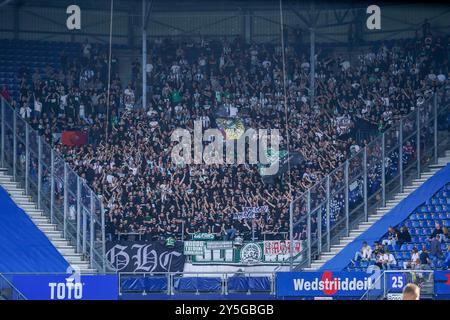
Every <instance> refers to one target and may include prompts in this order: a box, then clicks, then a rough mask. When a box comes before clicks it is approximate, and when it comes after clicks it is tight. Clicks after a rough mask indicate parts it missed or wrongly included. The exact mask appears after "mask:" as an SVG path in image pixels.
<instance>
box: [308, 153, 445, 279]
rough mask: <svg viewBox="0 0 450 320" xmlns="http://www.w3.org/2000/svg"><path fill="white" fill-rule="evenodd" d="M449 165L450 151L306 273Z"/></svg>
mask: <svg viewBox="0 0 450 320" xmlns="http://www.w3.org/2000/svg"><path fill="white" fill-rule="evenodd" d="M447 163H450V150H447V151H446V152H445V155H444V156H443V157H440V158H438V162H437V164H433V165H429V166H428V171H425V172H423V173H422V174H421V175H420V179H415V180H413V181H412V184H411V185H410V186H407V187H405V188H404V189H403V192H402V193H398V194H397V195H395V196H394V198H393V199H392V200H389V201H387V202H386V206H385V207H383V208H378V209H377V210H376V211H375V213H374V214H372V215H369V217H368V221H367V222H361V223H360V224H359V225H358V228H357V229H354V230H351V231H350V234H349V236H348V237H343V238H341V239H340V241H339V243H338V244H335V245H332V246H331V248H330V251H329V252H325V253H322V254H321V255H320V256H319V259H316V260H314V261H313V262H312V263H311V267H309V268H304V270H306V271H312V270H317V269H319V268H321V267H322V266H323V265H324V264H325V263H326V262H327V261H328V260H330V259H332V258H333V257H334V256H335V255H337V254H338V253H339V252H340V251H341V250H342V249H344V248H345V247H346V246H347V245H348V244H349V243H351V242H353V240H355V239H356V238H357V237H359V236H360V235H361V234H362V233H364V232H365V231H366V230H367V229H369V228H370V227H371V226H372V225H373V224H374V223H375V222H376V221H378V220H380V219H381V218H382V217H383V216H384V215H385V214H386V213H388V212H389V211H391V210H392V209H393V208H394V207H395V206H397V205H398V204H399V203H400V201H402V200H403V199H405V198H406V197H407V196H409V195H410V194H411V193H412V192H413V191H414V190H416V189H417V188H419V187H420V186H421V185H422V184H423V183H424V182H425V181H427V180H428V179H429V178H431V177H432V176H433V175H434V174H435V173H436V172H437V171H439V170H440V169H441V168H443V167H445V166H446V165H447Z"/></svg>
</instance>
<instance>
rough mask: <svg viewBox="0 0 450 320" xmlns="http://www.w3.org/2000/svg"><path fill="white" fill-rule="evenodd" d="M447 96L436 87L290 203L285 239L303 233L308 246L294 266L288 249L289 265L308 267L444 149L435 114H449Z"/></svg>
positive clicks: (381, 205) (434, 160) (297, 267)
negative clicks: (404, 114)
mask: <svg viewBox="0 0 450 320" xmlns="http://www.w3.org/2000/svg"><path fill="white" fill-rule="evenodd" d="M447 95H448V91H444V90H438V91H437V92H436V93H435V94H433V95H431V96H430V97H428V99H426V100H425V101H424V103H423V104H421V105H420V106H417V107H416V108H415V110H414V111H412V112H411V113H410V114H408V115H407V116H404V117H402V118H401V119H400V120H399V121H397V122H395V123H394V124H392V125H391V126H390V128H389V129H387V130H386V131H385V132H383V133H382V134H380V135H379V136H378V137H377V138H376V139H374V140H373V141H371V142H370V143H369V144H368V145H367V146H366V147H364V148H362V149H361V150H360V151H359V152H357V153H356V154H355V155H353V156H352V157H351V158H350V159H347V160H346V161H345V163H344V164H342V165H341V166H339V167H338V168H336V169H335V170H333V171H332V172H331V173H330V174H328V175H327V176H325V178H323V179H322V180H321V181H319V182H317V183H316V184H315V185H314V186H313V187H311V188H309V189H308V190H307V191H306V192H304V193H303V194H302V195H300V196H299V197H297V198H296V199H294V200H293V201H292V202H291V203H290V241H291V243H292V242H293V240H294V239H295V237H294V234H302V233H303V234H306V239H304V240H306V246H305V247H306V248H307V250H306V251H305V252H301V253H299V254H300V255H302V256H303V257H302V258H303V259H302V260H301V261H302V263H300V264H298V265H295V266H294V263H293V261H294V260H295V259H296V257H295V256H294V254H293V252H291V257H290V264H291V269H293V270H301V269H303V268H305V267H310V266H311V262H312V261H313V260H314V259H315V258H317V257H319V256H320V254H321V253H322V252H327V251H330V248H331V246H332V245H334V244H337V243H338V242H339V239H340V238H341V237H345V236H349V233H350V230H351V229H353V228H355V227H356V226H357V225H358V224H359V223H360V222H362V221H368V216H369V212H373V211H375V210H376V209H377V208H379V207H384V206H385V205H386V201H388V200H389V199H391V198H393V196H394V195H395V194H396V193H398V192H403V189H404V187H405V186H406V185H407V184H408V183H410V182H411V181H412V180H413V179H415V178H420V174H421V172H423V171H424V169H426V167H427V166H428V165H430V164H433V163H436V162H437V159H438V156H439V154H441V152H444V151H445V150H446V148H447V146H441V145H440V142H441V141H440V140H439V139H438V119H440V117H441V116H442V115H444V114H445V115H446V114H447V113H448V105H449V104H448V101H449V99H448V96H447ZM445 118H446V117H445ZM383 159H384V161H383ZM400 159H401V160H400ZM383 162H384V165H383ZM291 247H292V246H291Z"/></svg>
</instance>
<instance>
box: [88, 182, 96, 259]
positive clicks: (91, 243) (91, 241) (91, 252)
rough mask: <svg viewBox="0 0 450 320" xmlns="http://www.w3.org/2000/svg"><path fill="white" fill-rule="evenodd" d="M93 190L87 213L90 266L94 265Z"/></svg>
mask: <svg viewBox="0 0 450 320" xmlns="http://www.w3.org/2000/svg"><path fill="white" fill-rule="evenodd" d="M94 197H95V194H94V191H92V190H91V210H90V211H91V212H90V213H89V233H90V237H89V257H90V263H91V268H93V267H94V224H95V216H94V212H95V203H94Z"/></svg>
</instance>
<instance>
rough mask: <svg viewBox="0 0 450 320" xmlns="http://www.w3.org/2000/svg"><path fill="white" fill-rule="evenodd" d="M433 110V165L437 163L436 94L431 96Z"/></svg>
mask: <svg viewBox="0 0 450 320" xmlns="http://www.w3.org/2000/svg"><path fill="white" fill-rule="evenodd" d="M433 110H434V119H433V120H434V121H433V122H434V124H433V128H434V157H433V158H434V163H435V164H436V163H438V108H437V92H435V93H434V96H433Z"/></svg>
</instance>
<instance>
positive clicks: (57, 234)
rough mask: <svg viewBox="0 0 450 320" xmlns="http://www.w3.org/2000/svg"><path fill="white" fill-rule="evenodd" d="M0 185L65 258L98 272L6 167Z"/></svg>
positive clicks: (85, 270)
mask: <svg viewBox="0 0 450 320" xmlns="http://www.w3.org/2000/svg"><path fill="white" fill-rule="evenodd" d="M0 185H1V186H2V187H3V188H4V189H5V190H6V191H7V192H8V194H9V195H10V197H11V198H12V199H13V200H14V202H15V203H16V204H17V206H19V207H20V208H22V209H23V210H24V211H25V212H26V213H27V214H28V216H29V217H30V218H31V220H32V221H33V222H34V224H35V225H36V226H37V227H38V228H39V229H40V230H41V231H42V232H43V233H44V234H45V235H46V236H47V238H48V239H49V240H50V241H51V242H52V244H53V245H54V246H55V247H56V249H57V250H58V251H59V253H60V254H61V255H62V256H63V257H64V259H65V260H66V261H67V262H68V263H69V264H70V265H71V266H72V267H73V268H74V269H75V270H80V272H81V273H96V272H97V270H95V269H92V268H90V264H89V262H88V261H85V260H84V257H83V256H82V254H81V253H76V251H75V247H74V246H73V245H71V244H70V243H69V241H68V240H67V239H65V238H64V237H63V232H62V231H59V230H58V229H57V226H56V224H52V223H50V220H49V219H48V218H47V217H46V216H44V212H43V211H42V210H40V209H37V205H36V203H34V202H33V200H32V198H31V197H30V196H27V195H26V194H25V190H24V189H21V188H19V187H18V186H17V183H16V182H14V181H13V177H12V176H9V175H7V173H6V170H5V169H0Z"/></svg>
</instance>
